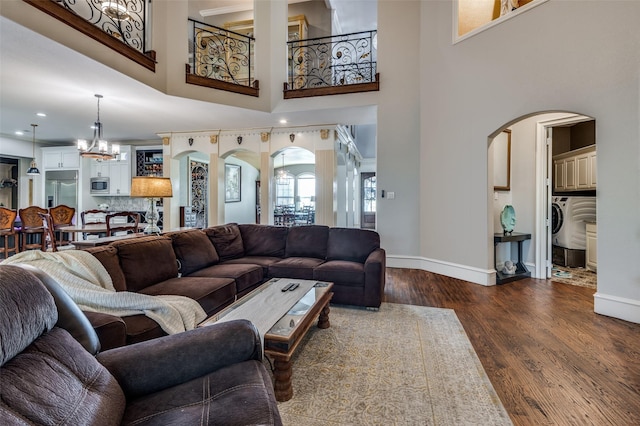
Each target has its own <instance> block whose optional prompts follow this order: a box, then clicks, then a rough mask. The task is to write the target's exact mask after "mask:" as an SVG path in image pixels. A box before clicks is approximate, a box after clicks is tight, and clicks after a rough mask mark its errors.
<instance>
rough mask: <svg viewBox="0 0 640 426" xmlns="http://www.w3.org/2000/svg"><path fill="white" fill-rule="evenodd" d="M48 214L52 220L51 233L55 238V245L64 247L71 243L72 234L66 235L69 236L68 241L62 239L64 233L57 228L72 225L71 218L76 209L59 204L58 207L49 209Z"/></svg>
mask: <svg viewBox="0 0 640 426" xmlns="http://www.w3.org/2000/svg"><path fill="white" fill-rule="evenodd" d="M49 214H50V215H51V219H53V231H54V235H55V236H56V244H57V245H66V244H69V243H70V242H71V241H73V233H67V234H69V235H70V237H69V239H67V240H65V239H64V234H65V233H64V232H62V231H60V230H59V229H58V228H60V227H61V226H68V225H73V216H74V215H75V214H76V209H75V208H73V207H69V206H65V205H64V204H60V205H59V206H55V207H51V208H49Z"/></svg>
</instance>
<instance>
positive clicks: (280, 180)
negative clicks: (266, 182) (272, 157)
mask: <svg viewBox="0 0 640 426" xmlns="http://www.w3.org/2000/svg"><path fill="white" fill-rule="evenodd" d="M276 184H278V185H288V184H289V174H288V173H287V170H286V169H285V168H284V152H283V153H282V167H281V168H280V170H278V176H277V177H276Z"/></svg>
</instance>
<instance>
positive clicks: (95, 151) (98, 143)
mask: <svg viewBox="0 0 640 426" xmlns="http://www.w3.org/2000/svg"><path fill="white" fill-rule="evenodd" d="M95 97H96V98H98V118H97V120H96V122H95V123H93V140H92V141H91V145H89V144H88V143H87V140H86V139H78V151H80V156H81V157H86V158H93V159H95V160H98V161H103V160H115V159H117V157H118V155H120V145H118V144H111V152H109V143H108V142H107V141H106V140H104V139H103V138H102V123H101V122H100V99H102V95H95Z"/></svg>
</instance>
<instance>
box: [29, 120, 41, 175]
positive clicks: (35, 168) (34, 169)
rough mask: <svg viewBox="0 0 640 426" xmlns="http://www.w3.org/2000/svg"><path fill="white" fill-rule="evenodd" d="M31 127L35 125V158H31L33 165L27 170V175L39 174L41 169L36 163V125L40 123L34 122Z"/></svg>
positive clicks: (33, 133)
mask: <svg viewBox="0 0 640 426" xmlns="http://www.w3.org/2000/svg"><path fill="white" fill-rule="evenodd" d="M31 127H33V131H32V132H31V133H32V135H33V160H31V166H30V167H29V170H27V175H29V176H39V175H40V170H38V166H37V165H36V127H38V125H37V124H32V125H31Z"/></svg>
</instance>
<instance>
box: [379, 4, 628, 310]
mask: <svg viewBox="0 0 640 426" xmlns="http://www.w3.org/2000/svg"><path fill="white" fill-rule="evenodd" d="M419 5H420V6H417V5H415V4H414V3H412V2H409V4H408V5H407V8H405V7H404V4H403V5H402V7H398V2H380V5H379V16H380V28H379V29H380V32H381V33H384V32H387V31H391V30H393V29H395V28H389V27H386V24H391V22H390V19H391V17H392V16H393V15H394V13H393V11H396V13H401V14H402V15H403V16H402V17H396V21H395V24H396V25H398V26H400V24H402V28H399V29H398V30H399V31H400V34H402V30H403V29H404V28H406V27H411V28H414V29H415V28H420V31H421V34H420V41H421V43H420V46H419V47H418V50H419V54H420V57H421V58H422V62H421V64H420V65H421V67H420V77H421V78H420V103H419V105H420V106H421V109H420V115H419V118H420V119H419V123H416V127H418V128H419V129H420V148H419V149H416V150H414V151H413V153H412V155H417V156H419V157H420V166H419V170H420V181H421V183H422V185H421V186H420V195H419V196H420V200H421V212H420V213H421V215H420V217H421V220H420V221H419V222H412V221H406V222H404V221H400V220H393V221H391V218H390V217H389V216H388V215H385V214H381V215H380V220H381V221H383V222H384V223H383V224H382V226H381V229H382V230H383V231H387V230H388V229H391V225H392V224H393V229H394V231H395V232H396V233H397V234H399V235H404V234H406V233H407V232H408V230H409V228H411V229H414V228H415V226H416V225H415V224H416V223H419V224H420V227H419V229H420V231H419V235H420V241H421V243H422V244H421V248H420V251H419V253H420V257H421V258H422V259H427V260H430V259H434V260H437V261H438V263H439V264H446V266H447V267H448V268H449V269H450V270H451V271H452V272H453V273H452V274H453V275H455V274H456V273H459V272H460V271H462V272H463V273H461V275H464V274H469V275H471V276H472V278H473V277H475V278H478V280H477V281H478V282H479V281H480V279H479V278H480V277H481V275H482V274H485V273H487V272H490V271H491V270H492V268H493V265H492V255H491V253H492V245H493V244H492V235H491V234H492V232H493V230H492V229H490V228H491V227H490V226H489V224H491V223H493V218H492V217H491V216H490V215H491V214H493V213H492V212H493V206H492V205H490V204H489V202H490V200H492V194H491V193H489V191H488V188H487V175H488V170H487V164H488V161H487V153H488V150H487V137H488V136H489V135H490V134H492V133H493V132H495V131H496V130H497V129H499V128H500V127H501V126H503V125H504V124H505V123H509V122H511V121H514V120H516V119H518V118H519V117H523V116H526V115H528V114H531V113H536V112H544V111H553V110H556V111H558V110H559V111H573V112H579V113H582V114H585V115H588V116H590V117H593V118H595V119H596V122H597V125H598V127H597V132H598V134H597V140H598V293H597V295H596V302H595V310H596V312H600V313H604V314H607V315H614V316H617V317H622V318H625V319H631V320H634V321H637V322H640V278H638V277H640V265H639V264H638V262H637V259H638V258H639V256H640V244H639V242H638V235H639V232H640V229H639V228H640V221H638V220H637V217H638V212H639V210H640V185H639V183H640V182H639V179H638V172H639V170H640V150H639V146H640V143H639V135H640V126H639V124H638V123H639V113H640V105H639V94H640V91H639V87H640V82H639V79H640V66H639V57H640V56H639V53H638V52H640V30H639V29H638V28H639V27H638V25H637V22H638V21H639V19H640V3H639V2H627V1H607V2H592V1H572V2H563V1H549V2H547V3H544V4H542V5H540V6H539V7H537V8H534V9H532V10H530V11H528V12H527V13H523V14H521V15H519V16H517V17H515V18H514V19H511V20H508V21H506V22H504V23H502V24H501V25H497V26H495V27H493V28H491V29H489V30H487V31H484V32H482V33H480V34H478V35H475V36H473V37H471V38H468V39H466V40H464V41H462V42H460V43H457V44H452V42H451V40H452V23H453V16H452V12H453V7H452V5H451V3H450V2H420V3H419ZM415 8H419V9H420V10H419V12H420V20H419V23H417V25H416V23H415V22H414V19H415V15H416V10H415ZM383 24H385V27H383ZM392 27H393V26H392ZM383 30H384V31H383ZM400 34H399V35H400ZM380 38H381V39H382V37H380ZM410 47H411V46H410ZM403 50H405V51H407V50H409V51H411V49H410V48H409V49H403ZM380 53H381V54H382V48H381V52H380ZM383 60H384V61H385V62H386V61H387V56H386V55H385V56H384V59H383V58H382V57H381V58H380V61H381V62H382V61H383ZM407 68H408V67H407ZM383 75H385V76H386V74H383ZM388 78H390V77H389V76H387V78H385V81H386V80H387V79H388ZM414 81H415V80H414ZM385 86H386V84H385ZM403 94H404V93H399V96H402V95H403ZM383 104H384V102H383V101H381V108H382V107H383V106H382V105H383ZM396 106H397V107H398V108H400V110H398V111H396V115H398V116H411V114H413V113H414V111H415V109H416V106H415V105H414V104H413V103H412V99H411V97H409V98H408V102H406V103H405V104H404V105H402V106H401V105H396ZM405 125H406V121H400V122H398V123H396V124H393V123H390V122H389V121H387V120H384V119H381V121H380V122H379V128H380V130H379V135H388V134H391V133H393V131H394V130H396V129H399V131H404V126H405ZM386 143H388V142H387V141H385V140H384V139H383V138H382V137H380V138H379V145H383V144H386ZM391 151H393V150H392V149H391V148H389V149H388V151H387V152H386V153H387V154H391ZM379 152H380V148H379ZM378 161H379V164H378V170H379V172H380V175H381V176H380V179H381V180H385V181H386V179H384V178H383V177H382V171H385V172H389V171H390V170H389V169H390V167H389V164H390V163H395V161H396V160H395V159H389V158H388V157H387V156H386V155H380V156H379V160H378ZM405 170H407V171H408V173H407V174H408V175H409V176H412V175H413V173H414V172H416V171H417V167H416V166H415V163H414V162H413V161H408V162H407V163H406V164H404V165H403V172H404V171H405ZM384 186H388V183H387V182H385V183H384V184H382V185H381V187H384ZM514 202H515V200H514ZM396 203H397V204H398V205H399V206H400V207H401V210H408V209H410V208H411V203H410V202H409V201H408V200H406V201H405V200H402V202H400V200H398V201H397V202H396ZM381 204H382V203H381ZM390 222H392V223H390ZM387 236H388V234H385V237H387ZM387 241H391V242H392V243H393V244H391V246H392V248H393V249H394V250H392V251H391V253H398V252H399V251H395V249H396V246H395V238H392V239H390V240H389V239H386V240H384V242H385V244H386V245H387V246H389V244H387ZM456 268H457V270H458V271H457V272H456V270H455V269H456Z"/></svg>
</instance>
